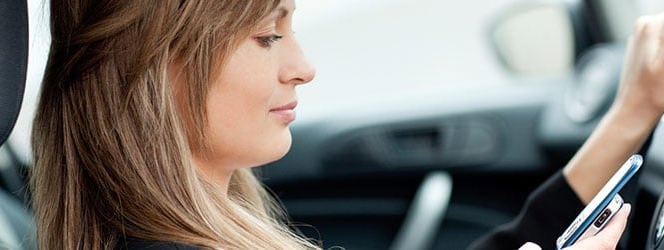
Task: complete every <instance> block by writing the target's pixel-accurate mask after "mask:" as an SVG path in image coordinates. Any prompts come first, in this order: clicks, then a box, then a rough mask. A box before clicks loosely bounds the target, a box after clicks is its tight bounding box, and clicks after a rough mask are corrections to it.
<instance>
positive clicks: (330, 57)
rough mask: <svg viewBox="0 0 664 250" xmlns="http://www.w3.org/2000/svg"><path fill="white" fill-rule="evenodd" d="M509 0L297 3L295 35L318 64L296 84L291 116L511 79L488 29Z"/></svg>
mask: <svg viewBox="0 0 664 250" xmlns="http://www.w3.org/2000/svg"><path fill="white" fill-rule="evenodd" d="M515 2H517V1H515V0H467V1H439V0H417V1H413V0H387V1H386V0H373V1H369V0H366V1H354V0H316V1H310V0H299V1H297V14H296V16H295V21H294V22H295V23H294V29H295V31H296V36H297V37H298V38H299V40H300V43H301V44H302V46H303V49H304V50H305V53H306V54H307V56H308V58H309V59H310V60H311V61H313V63H314V65H316V67H317V76H316V79H315V80H314V81H313V82H312V83H311V84H310V85H305V86H302V87H301V88H300V93H299V95H300V99H301V101H302V102H301V104H302V105H301V106H299V107H298V112H299V113H298V116H299V117H298V120H299V121H297V122H300V121H307V120H309V119H310V118H311V119H314V118H316V117H320V116H324V115H328V114H330V113H333V112H334V110H338V109H342V108H344V107H349V108H358V107H362V106H368V105H369V103H371V101H370V100H379V101H377V102H382V101H384V100H385V99H386V98H387V99H389V98H392V99H395V98H399V97H400V96H402V95H416V94H418V93H421V92H432V91H434V92H436V91H437V92H441V94H442V95H441V98H445V95H444V93H446V92H447V91H446V90H447V89H450V88H468V89H469V90H468V91H475V90H480V91H481V90H482V89H486V88H492V87H500V86H503V85H505V84H512V83H508V80H509V79H510V78H511V77H512V76H511V74H510V73H508V72H506V71H505V70H504V69H503V68H502V67H501V65H500V64H499V62H498V60H496V58H495V56H494V54H493V53H494V52H493V51H492V48H491V44H490V42H489V40H488V38H489V34H488V33H489V32H488V29H489V28H490V27H491V26H490V25H491V22H492V20H493V19H494V18H496V15H497V14H498V13H499V12H500V11H501V10H503V9H505V8H508V7H509V6H510V5H511V4H512V3H515ZM373 108H376V109H379V108H381V107H380V105H373Z"/></svg>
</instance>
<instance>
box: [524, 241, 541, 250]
mask: <svg viewBox="0 0 664 250" xmlns="http://www.w3.org/2000/svg"><path fill="white" fill-rule="evenodd" d="M519 250H542V248H541V247H540V246H538V245H537V244H535V243H532V242H526V244H523V246H521V247H519Z"/></svg>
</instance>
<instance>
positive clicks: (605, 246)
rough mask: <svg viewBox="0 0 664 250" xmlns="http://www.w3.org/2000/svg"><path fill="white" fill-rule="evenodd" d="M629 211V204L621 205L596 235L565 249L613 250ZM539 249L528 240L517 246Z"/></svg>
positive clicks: (625, 223) (520, 249)
mask: <svg viewBox="0 0 664 250" xmlns="http://www.w3.org/2000/svg"><path fill="white" fill-rule="evenodd" d="M630 211H631V206H630V205H629V204H625V205H623V207H622V208H621V209H620V210H618V213H616V215H615V216H613V219H611V221H609V224H607V225H606V227H604V229H603V230H602V231H600V232H599V233H598V234H597V235H595V236H592V237H590V238H586V239H584V240H582V241H579V242H577V243H575V244H574V245H572V246H570V247H568V248H565V250H615V249H616V246H617V245H618V240H620V236H621V235H622V233H623V231H625V226H626V225H627V217H629V212H630ZM539 249H542V248H540V247H539V246H538V245H536V244H534V243H531V242H528V243H526V244H525V245H523V246H522V247H520V248H519V250H539Z"/></svg>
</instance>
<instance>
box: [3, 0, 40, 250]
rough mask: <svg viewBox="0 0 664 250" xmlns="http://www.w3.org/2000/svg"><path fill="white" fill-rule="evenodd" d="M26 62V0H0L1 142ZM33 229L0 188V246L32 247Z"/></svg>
mask: <svg viewBox="0 0 664 250" xmlns="http://www.w3.org/2000/svg"><path fill="white" fill-rule="evenodd" d="M27 65H28V6H27V1H26V0H0V145H2V144H3V143H4V142H5V141H6V140H7V138H8V137H9V134H10V133H11V131H12V128H13V127H14V125H15V124H16V119H17V118H18V113H19V110H20V108H21V103H22V100H23V91H24V89H25V80H26V72H27ZM0 167H1V166H0ZM33 232H34V226H33V223H32V217H31V215H30V213H29V212H28V210H27V208H26V206H25V205H24V204H22V203H21V202H19V201H18V200H17V199H16V198H15V197H14V196H12V195H9V194H8V193H7V191H5V190H2V189H0V249H35V244H34V233H33Z"/></svg>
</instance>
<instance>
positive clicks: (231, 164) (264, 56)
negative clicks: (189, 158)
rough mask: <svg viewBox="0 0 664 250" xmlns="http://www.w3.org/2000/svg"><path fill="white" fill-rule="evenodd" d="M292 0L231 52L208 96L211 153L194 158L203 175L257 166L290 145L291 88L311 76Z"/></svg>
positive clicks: (286, 0)
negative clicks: (295, 30)
mask: <svg viewBox="0 0 664 250" xmlns="http://www.w3.org/2000/svg"><path fill="white" fill-rule="evenodd" d="M294 9H295V6H294V2H293V0H284V1H281V4H280V5H279V7H278V8H277V9H276V10H275V11H274V12H273V13H272V14H271V15H270V16H269V17H268V18H266V19H265V20H264V21H263V22H261V24H259V27H257V29H256V30H255V31H253V32H252V35H251V36H250V37H247V38H246V39H245V40H244V41H243V42H241V43H240V45H239V47H238V48H237V50H236V51H235V52H234V53H232V54H231V55H230V57H229V58H228V61H227V63H226V64H225V65H224V68H222V70H221V75H220V77H219V79H218V80H217V81H216V82H213V83H212V84H211V85H210V90H209V92H208V96H207V114H208V115H207V118H208V126H207V131H206V136H207V137H208V138H207V139H208V140H209V142H210V147H211V151H212V152H211V153H208V154H206V155H205V156H197V155H196V153H195V158H196V159H195V160H196V163H197V165H199V167H200V168H203V169H202V170H204V171H207V174H212V175H222V176H223V175H226V174H228V173H229V172H230V171H232V170H235V169H238V168H243V167H254V166H258V165H262V164H265V163H268V162H271V161H275V160H277V159H279V158H281V157H283V156H284V155H285V154H286V152H287V151H288V149H289V148H290V145H291V134H290V131H289V129H288V125H289V124H290V123H291V122H293V120H294V119H295V107H296V105H297V96H296V93H295V87H296V86H298V85H300V84H305V83H308V82H309V81H311V80H312V79H313V78H314V75H315V69H314V67H313V66H312V65H311V64H309V63H308V62H307V61H306V59H305V57H304V54H303V53H302V50H301V49H300V46H299V45H298V43H297V41H296V40H295V37H294V36H293V31H292V30H291V21H292V14H293V11H294Z"/></svg>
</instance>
